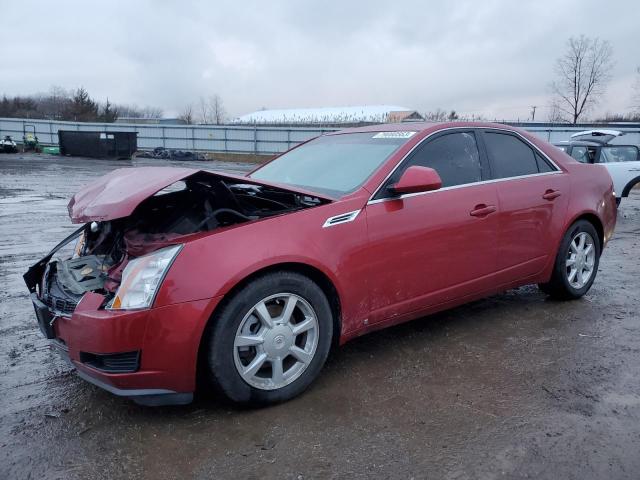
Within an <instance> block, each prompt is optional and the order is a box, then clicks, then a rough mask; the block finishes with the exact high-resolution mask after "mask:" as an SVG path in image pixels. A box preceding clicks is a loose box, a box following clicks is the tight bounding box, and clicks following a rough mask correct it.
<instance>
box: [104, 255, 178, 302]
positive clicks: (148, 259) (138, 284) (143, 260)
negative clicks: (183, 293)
mask: <svg viewBox="0 0 640 480" xmlns="http://www.w3.org/2000/svg"><path fill="white" fill-rule="evenodd" d="M181 248H182V245H174V246H172V247H167V248H163V249H160V250H157V251H155V252H153V253H150V254H149V255H144V256H142V257H138V258H135V259H133V260H131V261H130V262H129V263H127V266H126V267H125V269H124V272H122V282H121V283H120V286H119V287H118V291H117V292H116V296H115V297H113V300H112V301H111V302H110V303H109V305H107V308H108V309H111V310H126V309H137V308H149V307H151V305H152V304H153V300H154V299H155V296H156V293H157V292H158V289H159V288H160V284H161V283H162V279H163V278H164V276H165V275H166V273H167V271H168V270H169V267H170V266H171V263H172V262H173V259H174V258H175V257H176V255H177V254H178V252H179V251H180V249H181Z"/></svg>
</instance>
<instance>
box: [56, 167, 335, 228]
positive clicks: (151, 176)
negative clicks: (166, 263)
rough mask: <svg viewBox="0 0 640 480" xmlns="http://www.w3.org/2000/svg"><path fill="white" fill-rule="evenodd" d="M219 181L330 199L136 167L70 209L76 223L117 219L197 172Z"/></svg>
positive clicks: (102, 182) (90, 188)
mask: <svg viewBox="0 0 640 480" xmlns="http://www.w3.org/2000/svg"><path fill="white" fill-rule="evenodd" d="M200 172H202V173H205V174H209V175H212V176H214V177H219V178H228V179H233V180H241V181H242V182H243V183H248V184H254V185H266V186H269V187H274V188H280V189H282V190H286V191H290V192H295V193H301V194H303V195H310V196H313V197H317V198H322V199H325V200H332V199H331V198H330V197H326V196H322V195H318V194H317V193H315V192H309V191H307V190H302V189H297V188H292V187H289V186H283V185H279V184H274V183H267V182H258V181H256V180H253V179H251V178H248V177H244V176H241V175H232V174H227V173H220V172H210V171H206V170H196V169H194V168H178V167H134V168H119V169H117V170H114V171H112V172H110V173H108V174H107V175H104V176H103V177H100V178H98V179H97V180H96V181H94V182H92V183H90V184H88V185H86V186H85V187H83V188H82V190H80V191H79V192H78V193H76V194H75V195H74V196H73V197H72V198H71V201H69V205H68V206H67V209H68V210H69V216H70V217H71V221H72V222H73V223H85V222H91V221H105V220H115V219H116V218H123V217H127V216H129V215H131V214H132V213H133V211H134V210H135V209H136V207H137V206H138V205H140V203H142V202H143V201H144V200H145V199H147V198H149V197H151V196H153V195H154V194H156V193H157V192H159V191H160V190H162V189H163V188H165V187H168V186H169V185H171V184H172V183H175V182H178V181H180V180H184V179H185V178H187V177H190V176H191V175H194V174H196V173H200Z"/></svg>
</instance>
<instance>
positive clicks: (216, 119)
mask: <svg viewBox="0 0 640 480" xmlns="http://www.w3.org/2000/svg"><path fill="white" fill-rule="evenodd" d="M209 106H210V107H211V116H212V118H213V123H215V124H216V125H221V124H223V123H224V121H225V117H226V116H227V112H226V111H225V110H224V104H223V103H222V98H220V95H218V94H217V93H216V94H215V95H212V96H211V97H209Z"/></svg>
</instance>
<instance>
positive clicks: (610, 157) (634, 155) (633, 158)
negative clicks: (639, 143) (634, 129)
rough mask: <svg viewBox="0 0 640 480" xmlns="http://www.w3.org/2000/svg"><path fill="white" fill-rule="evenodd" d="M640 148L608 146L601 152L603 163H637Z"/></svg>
mask: <svg viewBox="0 0 640 480" xmlns="http://www.w3.org/2000/svg"><path fill="white" fill-rule="evenodd" d="M637 161H638V148H637V147H634V146H631V145H629V146H619V147H617V146H607V147H602V150H601V151H600V162H601V163H618V162H637Z"/></svg>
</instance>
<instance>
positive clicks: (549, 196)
mask: <svg viewBox="0 0 640 480" xmlns="http://www.w3.org/2000/svg"><path fill="white" fill-rule="evenodd" d="M560 195H562V194H561V193H560V192H559V191H558V190H551V189H549V190H547V191H546V192H544V194H543V195H542V198H544V199H545V200H553V199H554V198H558V197H559V196H560Z"/></svg>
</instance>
